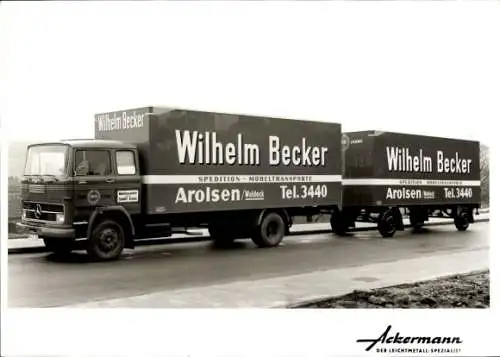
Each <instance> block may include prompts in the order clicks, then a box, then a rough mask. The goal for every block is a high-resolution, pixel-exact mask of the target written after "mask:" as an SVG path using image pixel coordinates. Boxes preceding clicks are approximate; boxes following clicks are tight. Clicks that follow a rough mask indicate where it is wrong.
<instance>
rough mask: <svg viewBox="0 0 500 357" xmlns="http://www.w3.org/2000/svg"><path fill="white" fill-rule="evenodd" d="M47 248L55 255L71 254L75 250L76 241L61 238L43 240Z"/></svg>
mask: <svg viewBox="0 0 500 357" xmlns="http://www.w3.org/2000/svg"><path fill="white" fill-rule="evenodd" d="M43 243H44V244H45V247H46V248H47V249H48V250H49V251H51V252H52V253H54V254H58V255H64V254H69V253H71V251H72V250H73V249H74V248H75V244H74V241H73V240H71V239H61V238H43Z"/></svg>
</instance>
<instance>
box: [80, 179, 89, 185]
mask: <svg viewBox="0 0 500 357" xmlns="http://www.w3.org/2000/svg"><path fill="white" fill-rule="evenodd" d="M86 183H87V181H85V180H78V184H79V185H83V184H86Z"/></svg>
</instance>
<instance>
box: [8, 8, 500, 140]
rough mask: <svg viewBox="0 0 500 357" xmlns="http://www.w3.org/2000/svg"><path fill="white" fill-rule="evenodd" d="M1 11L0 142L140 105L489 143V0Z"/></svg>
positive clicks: (64, 133)
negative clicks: (469, 0)
mask: <svg viewBox="0 0 500 357" xmlns="http://www.w3.org/2000/svg"><path fill="white" fill-rule="evenodd" d="M431 6H432V9H430V7H431ZM1 10H2V11H1V12H0V46H1V47H0V49H1V52H0V53H1V56H0V57H1V58H0V61H1V67H0V70H1V72H0V75H1V77H0V78H1V82H2V86H1V92H0V94H1V102H0V104H1V106H0V109H1V121H2V122H1V128H2V130H3V131H4V137H5V138H6V139H7V140H10V141H49V140H58V139H66V138H88V137H93V134H94V132H93V115H94V114H95V113H98V112H104V111H112V110H119V109H127V108H134V107H139V106H150V105H161V106H169V107H182V108H192V109H203V110H212V111H220V112H229V113H244V114H256V115H270V116H282V117H292V118H300V119H306V120H319V121H333V122H337V123H341V124H342V126H343V130H344V131H354V130H370V129H375V130H387V131H402V132H410V133H417V134H428V135H436V136H446V137H456V138H465V139H473V140H480V141H482V142H484V143H486V144H489V143H491V142H492V141H493V140H495V135H494V133H493V130H491V129H492V127H491V124H489V122H490V121H492V122H496V120H497V119H498V118H499V117H500V116H499V114H500V108H499V98H500V90H499V86H500V69H499V67H500V66H499V63H500V54H499V49H498V47H499V46H498V43H499V41H498V34H499V33H500V21H498V16H499V6H498V3H496V2H490V3H487V2H476V3H475V4H474V2H472V4H464V3H460V2H458V3H457V2H436V3H434V2H409V3H407V2H406V4H405V6H403V5H402V4H398V3H394V2H373V3H371V2H352V3H346V2H335V3H326V2H316V3H314V4H305V3H303V2H292V3H283V2H275V3H268V4H265V3H248V2H241V3H229V2H221V3H199V2H184V3H182V2H179V3H170V2H128V3H117V2H108V3H102V2H67V3H57V2H39V3H37V2H28V3H25V4H22V3H9V2H6V3H4V4H2V9H1Z"/></svg>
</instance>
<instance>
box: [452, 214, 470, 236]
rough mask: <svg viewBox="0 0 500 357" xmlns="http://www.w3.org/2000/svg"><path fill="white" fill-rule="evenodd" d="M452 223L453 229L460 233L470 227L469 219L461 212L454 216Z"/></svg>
mask: <svg viewBox="0 0 500 357" xmlns="http://www.w3.org/2000/svg"><path fill="white" fill-rule="evenodd" d="M454 223H455V227H456V228H457V229H458V230H459V231H461V232H463V231H466V230H467V228H469V225H470V222H469V218H468V216H467V212H462V213H460V214H459V215H458V216H456V217H455V218H454Z"/></svg>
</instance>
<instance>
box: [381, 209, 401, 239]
mask: <svg viewBox="0 0 500 357" xmlns="http://www.w3.org/2000/svg"><path fill="white" fill-rule="evenodd" d="M377 228H378V231H379V232H380V234H381V235H382V237H384V238H390V237H392V236H394V234H395V233H396V230H397V218H396V217H395V215H394V212H393V211H392V210H387V211H385V212H384V213H382V214H381V215H380V217H379V221H378V227H377Z"/></svg>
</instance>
